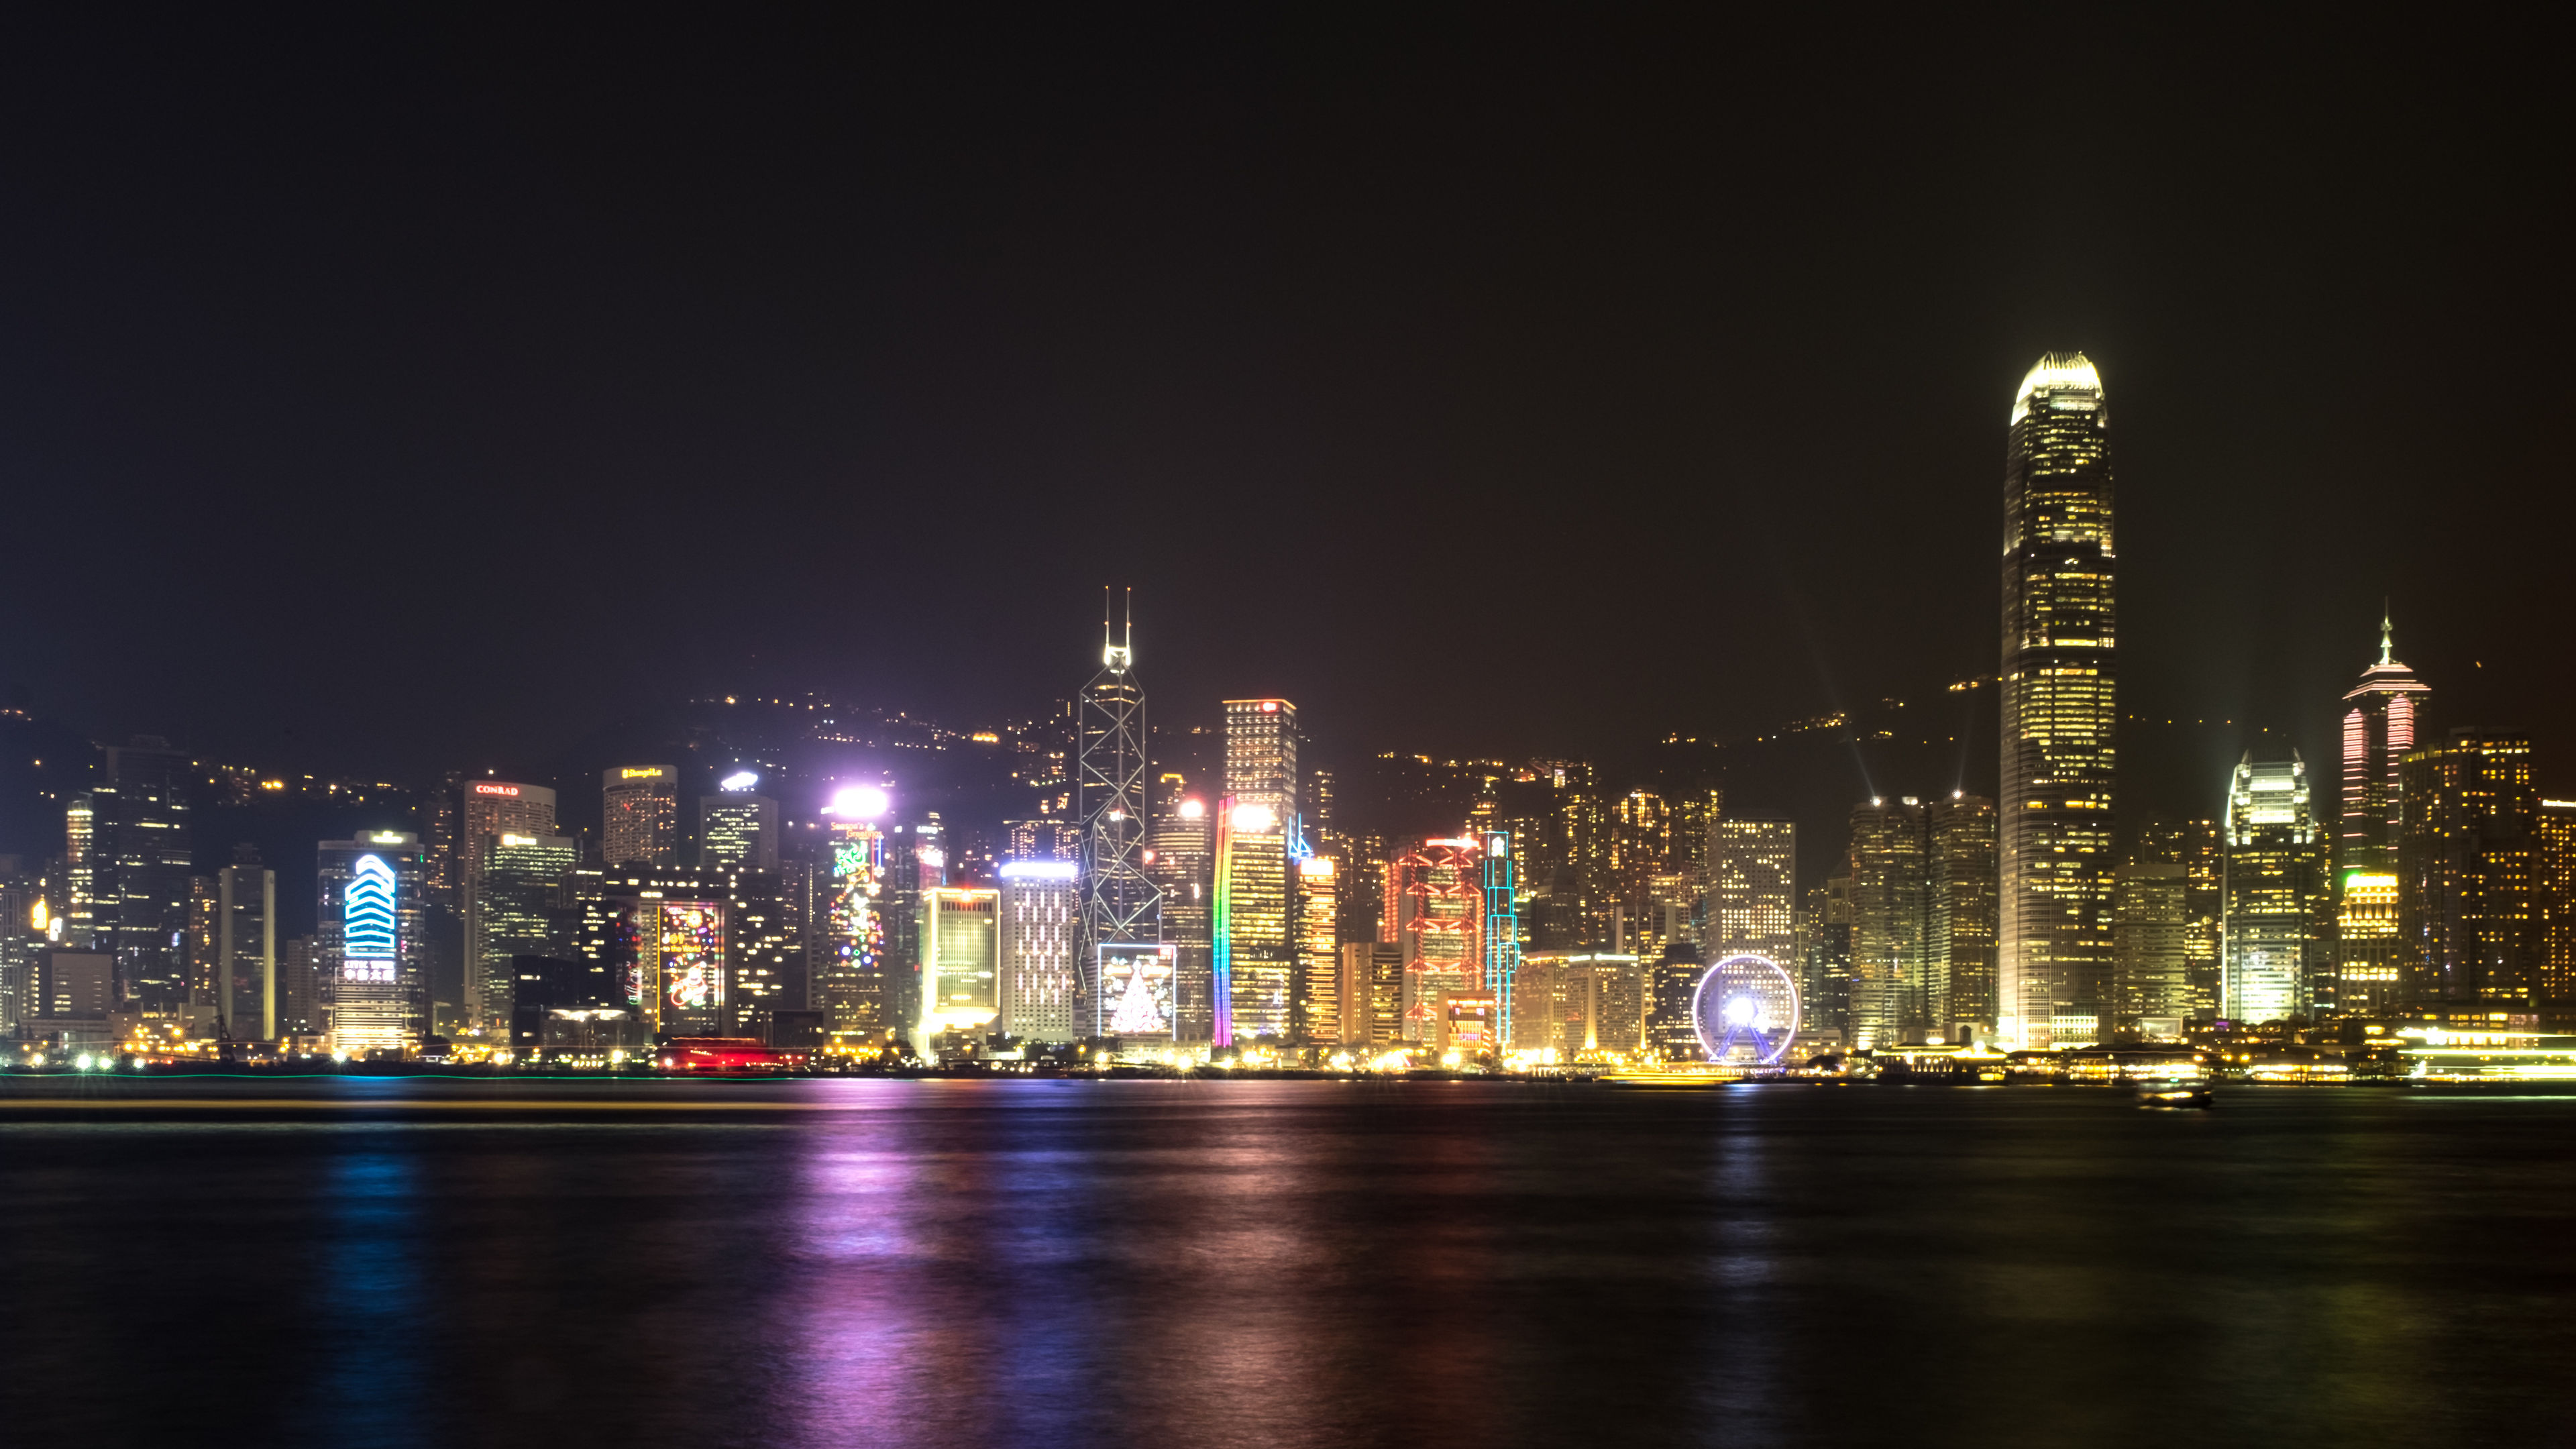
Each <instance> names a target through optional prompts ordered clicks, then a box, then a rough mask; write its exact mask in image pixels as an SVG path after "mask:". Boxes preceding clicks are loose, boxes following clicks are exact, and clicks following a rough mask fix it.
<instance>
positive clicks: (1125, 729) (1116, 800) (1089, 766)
mask: <svg viewBox="0 0 2576 1449" xmlns="http://www.w3.org/2000/svg"><path fill="white" fill-rule="evenodd" d="M1103 602H1104V604H1105V603H1106V600H1105V599H1104V601H1103ZM1135 646H1136V621H1135V614H1134V612H1133V606H1132V605H1131V606H1130V611H1129V614H1128V619H1127V628H1126V634H1125V642H1123V643H1121V642H1118V641H1116V640H1113V639H1112V638H1111V636H1110V632H1109V619H1108V616H1107V614H1106V612H1105V610H1104V612H1103V614H1102V617H1101V620H1100V672H1099V673H1098V674H1095V675H1093V676H1092V677H1091V682H1090V683H1089V684H1086V685H1084V686H1083V687H1082V701H1081V714H1080V717H1079V721H1078V725H1079V740H1080V757H1079V760H1078V762H1077V765H1076V768H1075V771H1074V802H1075V803H1074V813H1075V816H1076V818H1077V819H1079V820H1080V821H1081V823H1082V935H1081V946H1080V951H1079V955H1078V958H1077V959H1078V961H1079V964H1080V968H1081V979H1080V981H1079V983H1078V984H1077V996H1078V998H1079V1001H1078V1003H1077V1016H1078V1018H1079V1019H1083V1020H1092V1021H1097V1020H1099V1019H1100V1018H1101V1016H1102V1014H1103V1013H1102V1004H1101V967H1100V948H1101V947H1103V946H1108V945H1119V944H1132V943H1135V942H1140V941H1158V940H1160V939H1162V925H1161V922H1160V920H1159V919H1158V918H1157V916H1156V914H1155V906H1156V904H1157V900H1158V892H1156V891H1155V889H1154V883H1153V882H1152V881H1150V880H1148V879H1146V876H1145V860H1144V855H1145V849H1146V843H1145V837H1146V832H1147V829H1148V828H1149V826H1150V825H1151V823H1152V822H1151V819H1150V815H1151V812H1152V809H1153V801H1152V799H1151V798H1150V797H1149V796H1148V795H1147V794H1146V791H1145V766H1146V748H1145V741H1146V725H1145V687H1144V685H1143V684H1142V683H1141V682H1140V681H1139V680H1138V679H1137V677H1136V668H1135V665H1136V648H1135Z"/></svg>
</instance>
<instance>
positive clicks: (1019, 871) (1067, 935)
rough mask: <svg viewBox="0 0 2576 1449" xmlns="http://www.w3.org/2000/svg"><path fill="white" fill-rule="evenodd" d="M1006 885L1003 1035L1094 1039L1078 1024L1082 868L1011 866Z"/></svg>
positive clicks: (1050, 863)
mask: <svg viewBox="0 0 2576 1449" xmlns="http://www.w3.org/2000/svg"><path fill="white" fill-rule="evenodd" d="M995 874H996V875H998V876H999V877H1000V879H1001V882H1002V884H1001V893H1002V897H1001V905H1000V920H1001V942H1000V947H999V949H1000V952H1001V1004H1000V1012H1001V1029H1002V1031H1003V1032H1005V1033H1007V1034H1008V1035H1011V1036H1017V1037H1026V1038H1027V1039H1029V1040H1031V1041H1045V1042H1073V1041H1080V1040H1082V1038H1084V1037H1085V1036H1088V1035H1090V1034H1091V1032H1090V1031H1089V1029H1088V1027H1087V1026H1086V1025H1084V1024H1081V1023H1077V1022H1076V1020H1075V1018H1074V996H1075V993H1074V983H1075V975H1074V959H1073V958H1074V947H1075V940H1076V938H1077V937H1078V936H1079V935H1080V934H1081V931H1082V882H1081V879H1080V877H1081V867H1080V865H1079V864H1078V863H1077V862H1074V861H1070V860H1013V861H1006V862H1004V863H1003V864H1002V866H1001V867H1000V869H999V870H997V871H996V872H995Z"/></svg>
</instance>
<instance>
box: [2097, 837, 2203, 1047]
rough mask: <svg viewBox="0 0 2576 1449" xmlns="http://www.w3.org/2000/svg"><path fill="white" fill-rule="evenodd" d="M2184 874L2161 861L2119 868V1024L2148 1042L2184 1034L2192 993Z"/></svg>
mask: <svg viewBox="0 0 2576 1449" xmlns="http://www.w3.org/2000/svg"><path fill="white" fill-rule="evenodd" d="M2186 884H2187V883H2186V882H2185V880H2184V879H2183V870H2182V867H2181V866H2179V865H2174V864H2171V863H2169V862H2165V861H2146V860H2141V861H2131V862H2130V863H2129V864H2127V865H2124V866H2122V867H2120V870H2119V874H2118V876H2117V878H2116V884H2115V887H2114V892H2113V899H2112V908H2111V933H2112V937H2113V939H2114V941H2115V942H2116V943H2117V945H2118V955H2117V957H2116V959H2115V976H2114V985H2115V986H2116V987H2117V990H2116V992H2115V993H2114V999H2115V1006H2114V1014H2115V1016H2116V1017H2117V1018H2118V1022H2117V1024H2118V1025H2119V1026H2120V1027H2122V1028H2125V1029H2130V1030H2134V1031H2136V1032H2138V1033H2139V1034H2140V1035H2143V1036H2146V1037H2149V1038H2151V1039H2157V1040H2163V1039H2168V1038H2172V1037H2178V1036H2180V1035H2181V1034H2182V1022H2183V1019H2184V1018H2185V1017H2187V1016H2189V1015H2190V1012H2189V1010H2188V1009H2187V1006H2188V1003H2189V1000H2190V994H2189V990H2188V983H2187V981H2186V978H2185V976H2184V968H2185V966H2186V964H2187V961H2186V957H2185V954H2184V944H2185V942H2186V940H2187V938H2188V936H2189V934H2190V922H2189V918H2188V917H2187V916H2186V915H2185V911H2184V901H2183V895H2184V888H2185V886H2186Z"/></svg>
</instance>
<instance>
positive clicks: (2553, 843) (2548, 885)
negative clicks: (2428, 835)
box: [2346, 800, 2576, 1010]
mask: <svg viewBox="0 0 2576 1449" xmlns="http://www.w3.org/2000/svg"><path fill="white" fill-rule="evenodd" d="M2538 825H2539V833H2540V892H2539V894H2540V921H2541V927H2540V937H2541V939H2540V999H2541V1000H2542V1001H2544V1002H2547V1003H2549V1004H2550V1005H2552V1006H2556V1007H2559V1008H2560V1009H2562V1010H2563V1009H2565V1007H2567V1006H2569V1005H2576V800H2543V801H2541V802H2540V815H2539V817H2538ZM2389 885H2390V888H2391V890H2390V895H2389V905H2390V911H2389V916H2390V933H2391V934H2392V935H2393V934H2395V926H2396V910H2395V907H2396V894H2395V886H2396V877H2395V876H2394V875H2392V876H2390V877H2389ZM2348 898H2349V897H2348V896H2347V899H2348ZM2346 909H2347V911H2349V909H2350V908H2349V906H2347V907H2346Z"/></svg>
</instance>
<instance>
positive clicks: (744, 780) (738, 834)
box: [698, 771, 778, 870]
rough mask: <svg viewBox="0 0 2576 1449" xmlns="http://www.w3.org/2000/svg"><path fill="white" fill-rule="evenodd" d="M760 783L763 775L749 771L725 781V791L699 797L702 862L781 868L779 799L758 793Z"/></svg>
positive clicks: (741, 867)
mask: <svg viewBox="0 0 2576 1449" xmlns="http://www.w3.org/2000/svg"><path fill="white" fill-rule="evenodd" d="M736 781H739V782H740V783H739V784H737V783H735V782H736ZM758 784H759V777H758V776H755V775H752V774H751V773H749V772H748V771H745V772H743V773H741V774H738V775H735V776H732V777H731V778H729V779H727V780H726V781H725V782H724V786H723V790H724V793H722V794H719V795H701V796H699V797H698V864H700V865H703V866H708V867H712V868H714V869H718V870H776V869H778V802H777V801H775V800H772V799H770V798H769V797H768V796H766V795H760V794H756V793H754V787H756V786H757V785H758Z"/></svg>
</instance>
